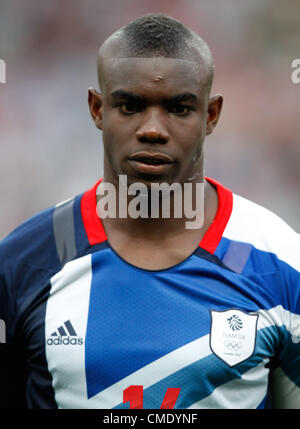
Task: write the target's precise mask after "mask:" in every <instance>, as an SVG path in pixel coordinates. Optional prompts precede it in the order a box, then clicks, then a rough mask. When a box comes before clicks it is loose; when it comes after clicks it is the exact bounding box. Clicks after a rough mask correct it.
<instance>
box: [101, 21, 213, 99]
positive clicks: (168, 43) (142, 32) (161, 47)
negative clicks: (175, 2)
mask: <svg viewBox="0 0 300 429" xmlns="http://www.w3.org/2000/svg"><path fill="white" fill-rule="evenodd" d="M114 57H115V58H130V57H136V58H138V57H140V58H151V57H165V58H177V59H183V60H188V61H191V62H194V63H197V64H199V65H200V67H201V69H202V71H203V70H204V79H203V85H205V86H206V88H207V92H208V93H209V92H210V89H211V86H212V82H213V77H214V61H213V57H212V54H211V51H210V49H209V47H208V46H207V44H206V42H205V41H204V40H203V39H201V37H200V36H198V34H196V33H195V32H193V31H192V30H190V29H189V28H188V27H186V26H185V25H184V24H182V23H181V22H179V21H177V20H175V19H174V18H171V17H169V16H167V15H163V14H149V15H145V16H142V17H140V18H137V19H135V20H134V21H132V22H130V23H129V24H127V25H126V26H124V27H122V28H121V29H119V30H117V31H116V32H115V33H113V34H112V35H111V36H110V37H108V38H107V39H106V40H105V42H104V43H103V45H102V46H101V47H100V49H99V51H98V79H99V85H100V88H101V89H103V83H104V79H105V76H104V69H105V59H106V58H109V59H111V58H114Z"/></svg>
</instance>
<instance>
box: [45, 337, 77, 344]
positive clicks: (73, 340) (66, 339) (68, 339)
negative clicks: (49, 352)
mask: <svg viewBox="0 0 300 429" xmlns="http://www.w3.org/2000/svg"><path fill="white" fill-rule="evenodd" d="M47 344H48V346H59V345H65V346H68V345H72V346H76V345H78V346H82V344H83V338H74V337H64V338H63V337H58V338H48V339H47Z"/></svg>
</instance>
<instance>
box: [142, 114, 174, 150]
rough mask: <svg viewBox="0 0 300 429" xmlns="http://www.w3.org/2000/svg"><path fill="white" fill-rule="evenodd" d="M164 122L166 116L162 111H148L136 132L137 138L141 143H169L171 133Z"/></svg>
mask: <svg viewBox="0 0 300 429" xmlns="http://www.w3.org/2000/svg"><path fill="white" fill-rule="evenodd" d="M164 120H165V119H164V114H163V112H161V110H160V109H158V108H152V109H150V108H149V109H147V110H146V111H145V112H144V114H143V116H142V118H141V122H140V124H139V127H138V129H137V131H136V138H137V139H138V140H139V141H140V142H141V143H161V144H165V143H167V142H168V140H169V133H168V130H167V128H166V125H165V123H164Z"/></svg>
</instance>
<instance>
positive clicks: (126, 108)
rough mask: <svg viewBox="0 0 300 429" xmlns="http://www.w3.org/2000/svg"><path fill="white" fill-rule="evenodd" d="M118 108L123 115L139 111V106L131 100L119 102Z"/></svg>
mask: <svg viewBox="0 0 300 429" xmlns="http://www.w3.org/2000/svg"><path fill="white" fill-rule="evenodd" d="M119 109H120V111H121V112H122V113H124V114H125V115H131V114H133V113H136V112H139V111H140V110H141V106H139V105H138V104H137V103H134V102H132V101H128V102H126V103H121V104H119Z"/></svg>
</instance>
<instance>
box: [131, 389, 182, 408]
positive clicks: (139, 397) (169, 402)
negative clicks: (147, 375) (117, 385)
mask: <svg viewBox="0 0 300 429" xmlns="http://www.w3.org/2000/svg"><path fill="white" fill-rule="evenodd" d="M143 389H144V386H129V387H127V389H125V390H123V404H124V403H125V402H129V408H130V409H131V410H133V409H135V410H140V409H142V408H143ZM179 392H180V388H175V387H169V388H168V389H167V392H166V394H165V397H164V400H163V401H162V404H161V406H160V409H161V410H167V409H172V408H174V407H175V404H176V401H177V398H178V395H179Z"/></svg>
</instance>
